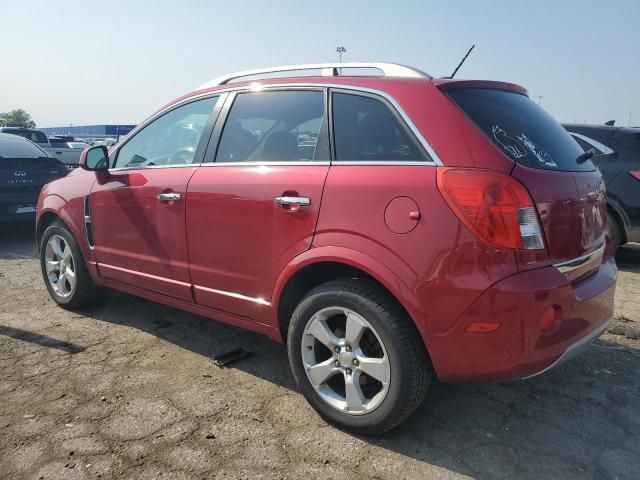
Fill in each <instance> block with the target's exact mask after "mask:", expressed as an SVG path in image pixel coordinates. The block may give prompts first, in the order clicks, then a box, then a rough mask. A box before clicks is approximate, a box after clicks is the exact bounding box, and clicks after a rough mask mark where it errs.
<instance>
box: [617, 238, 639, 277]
mask: <svg viewBox="0 0 640 480" xmlns="http://www.w3.org/2000/svg"><path fill="white" fill-rule="evenodd" d="M616 264H617V265H618V269H620V270H622V271H623V272H635V273H638V272H640V243H627V244H625V245H623V246H622V247H620V248H619V249H618V252H617V253H616Z"/></svg>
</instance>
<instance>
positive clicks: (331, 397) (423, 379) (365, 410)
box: [287, 279, 432, 434]
mask: <svg viewBox="0 0 640 480" xmlns="http://www.w3.org/2000/svg"><path fill="white" fill-rule="evenodd" d="M287 348H288V354H289V363H290V365H291V369H292V371H293V374H294V376H295V379H296V381H297V383H298V385H299V387H300V389H301V390H302V393H303V394H304V395H305V397H306V398H307V400H308V401H309V403H310V404H311V405H312V406H313V407H314V408H315V409H316V411H318V413H320V415H321V416H322V417H323V418H325V419H326V420H327V421H329V422H330V423H333V424H335V425H337V426H339V427H342V428H345V429H348V430H351V431H354V432H357V433H363V434H379V433H383V432H385V431H387V430H390V429H392V428H394V427H395V426H397V425H398V424H399V423H400V422H402V421H403V420H404V419H405V418H406V417H407V416H409V415H410V414H411V413H412V412H413V411H414V410H415V409H416V408H417V407H418V406H419V405H420V403H421V402H422V400H423V399H424V397H425V395H426V392H427V389H428V386H429V382H430V379H431V375H432V369H431V364H430V362H429V359H428V357H427V354H426V351H425V349H424V346H423V344H422V341H421V339H420V337H419V335H418V332H417V330H416V329H415V327H414V326H413V325H412V324H411V320H410V319H409V318H408V317H407V315H406V313H405V312H404V311H403V310H402V309H401V308H400V307H399V306H398V305H397V304H396V302H395V301H394V300H393V298H391V297H390V295H389V294H388V293H387V292H386V291H384V290H383V289H381V288H380V287H379V286H378V285H376V284H374V283H373V282H370V281H368V280H364V279H348V280H339V281H334V282H329V283H325V284H323V285H320V286H319V287H317V288H315V289H314V290H312V291H311V292H309V294H307V295H306V296H305V297H304V298H303V299H302V301H301V302H300V304H299V305H298V307H297V308H296V310H295V312H294V314H293V316H292V319H291V323H290V326H289V333H288V347H287Z"/></svg>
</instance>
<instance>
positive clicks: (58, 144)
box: [49, 138, 69, 148]
mask: <svg viewBox="0 0 640 480" xmlns="http://www.w3.org/2000/svg"><path fill="white" fill-rule="evenodd" d="M49 143H50V144H51V146H52V147H55V148H69V145H67V142H65V141H64V140H60V139H59V138H50V139H49Z"/></svg>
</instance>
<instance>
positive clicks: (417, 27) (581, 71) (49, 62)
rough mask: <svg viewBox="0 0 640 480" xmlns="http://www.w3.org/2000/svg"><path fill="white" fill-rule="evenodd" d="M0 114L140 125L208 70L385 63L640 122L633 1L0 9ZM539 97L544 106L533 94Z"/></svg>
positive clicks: (4, 5)
mask: <svg viewBox="0 0 640 480" xmlns="http://www.w3.org/2000/svg"><path fill="white" fill-rule="evenodd" d="M0 31H1V32H2V40H0V112H4V111H7V110H11V109H14V108H24V109H25V110H27V112H29V113H30V114H31V116H32V117H33V119H34V120H35V122H36V123H37V125H38V126H40V127H50V126H63V125H70V124H73V125H87V124H102V123H107V124H109V123H123V124H125V123H138V122H139V121H141V120H143V119H144V118H145V117H147V116H148V115H149V114H150V113H152V112H153V111H155V110H156V109H157V108H159V107H160V106H162V105H164V104H165V103H167V102H168V101H169V100H171V99H173V98H175V97H178V96H180V95H182V94H184V93H186V92H189V91H191V90H193V89H194V88H196V87H197V86H198V85H200V84H202V83H204V82H206V81H207V80H209V79H211V78H214V77H216V76H218V75H221V74H224V73H228V72H233V71H238V70H246V69H252V68H259V67H269V66H274V65H288V64H300V63H318V62H333V61H336V60H337V54H336V47H337V46H344V47H345V48H346V49H347V52H346V53H345V54H344V56H343V61H345V62H346V61H365V62H366V61H388V62H395V63H402V64H406V65H411V66H414V67H417V68H419V69H421V70H423V71H426V72H427V73H429V74H431V75H432V76H434V77H440V76H446V75H450V74H451V72H452V71H453V69H454V68H455V66H456V65H457V63H458V62H459V60H460V59H461V58H462V56H463V55H464V54H465V52H466V51H467V49H468V48H469V47H470V46H471V45H472V44H474V43H475V44H476V48H475V50H474V51H473V52H472V53H471V55H470V57H469V58H468V59H467V62H466V63H465V65H464V66H463V67H462V68H461V69H460V71H459V72H458V74H457V77H459V78H472V79H490V80H503V81H508V82H514V83H518V84H521V85H523V86H525V87H526V88H527V89H528V90H529V94H530V96H531V98H532V99H534V100H535V101H540V103H541V105H542V107H543V108H545V109H546V110H548V111H549V112H550V113H551V114H552V115H553V116H555V117H556V118H557V119H558V120H560V121H563V122H573V121H576V122H579V123H583V122H585V121H586V122H587V123H603V122H605V121H607V120H611V119H615V120H616V123H617V124H621V125H627V124H628V122H629V112H632V113H631V115H632V117H631V123H632V124H633V125H640V89H639V83H640V82H639V80H640V50H639V48H638V46H639V45H640V0H618V1H616V2H604V1H593V0H583V1H570V0H555V1H549V0H536V1H527V2H525V1H517V0H510V1H503V0H495V1H494V0H485V1H466V0H456V1H455V2H443V1H441V0H440V1H437V2H433V1H427V0H424V1H419V0H415V1H414V0H407V1H402V0H395V1H362V0H348V1H333V0H323V1H322V2H310V1H306V2H305V1H303V0H298V1H286V0H270V1H268V2H266V1H262V2H260V1H253V0H251V1H239V0H236V1H229V0H227V1H225V2H221V1H197V0H180V1H175V0H172V1H166V0H156V1H147V0H138V1H134V0H129V1H120V0H101V1H93V0H83V1H74V0H56V1H34V0H30V1H16V0H0ZM538 97H542V98H538Z"/></svg>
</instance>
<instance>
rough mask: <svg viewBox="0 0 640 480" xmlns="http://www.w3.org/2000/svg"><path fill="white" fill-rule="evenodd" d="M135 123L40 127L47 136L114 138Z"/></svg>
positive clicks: (125, 133) (132, 127)
mask: <svg viewBox="0 0 640 480" xmlns="http://www.w3.org/2000/svg"><path fill="white" fill-rule="evenodd" d="M134 128H135V125H67V126H66V127H46V128H40V129H39V130H42V131H43V132H44V133H45V134H46V135H47V136H50V135H70V136H72V137H78V138H88V137H91V138H115V139H118V138H119V137H121V136H124V135H127V134H128V133H129V132H130V131H131V130H133V129H134Z"/></svg>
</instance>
